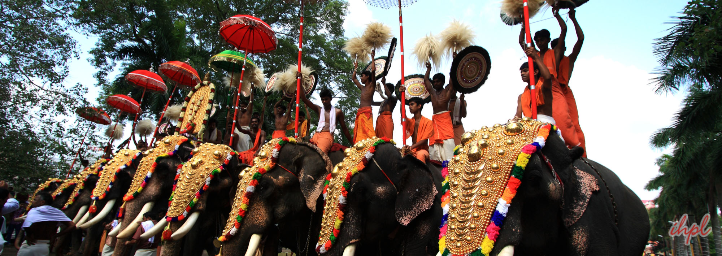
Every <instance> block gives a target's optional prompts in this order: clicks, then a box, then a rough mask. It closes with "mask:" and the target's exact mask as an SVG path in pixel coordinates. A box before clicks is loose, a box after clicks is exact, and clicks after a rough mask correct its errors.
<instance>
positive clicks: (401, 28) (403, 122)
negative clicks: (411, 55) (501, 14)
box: [371, 0, 526, 146]
mask: <svg viewBox="0 0 722 256" xmlns="http://www.w3.org/2000/svg"><path fill="white" fill-rule="evenodd" d="M525 1H526V0H525ZM399 35H400V38H401V42H400V46H401V85H405V84H404V82H405V80H406V79H405V78H404V20H403V15H402V14H401V0H399ZM371 61H373V59H372V60H371ZM384 86H385V85H384ZM401 129H402V130H401V140H402V141H403V145H404V146H406V140H405V139H404V134H406V92H405V91H402V92H401Z"/></svg>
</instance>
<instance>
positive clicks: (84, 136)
mask: <svg viewBox="0 0 722 256" xmlns="http://www.w3.org/2000/svg"><path fill="white" fill-rule="evenodd" d="M90 127H91V126H88V129H87V130H85V135H83V140H82V141H80V146H79V147H78V153H76V154H75V158H73V163H71V164H70V170H68V174H67V175H65V179H68V178H70V173H71V172H73V166H75V161H77V160H78V156H80V150H81V149H83V145H84V144H85V138H86V137H88V133H89V132H90Z"/></svg>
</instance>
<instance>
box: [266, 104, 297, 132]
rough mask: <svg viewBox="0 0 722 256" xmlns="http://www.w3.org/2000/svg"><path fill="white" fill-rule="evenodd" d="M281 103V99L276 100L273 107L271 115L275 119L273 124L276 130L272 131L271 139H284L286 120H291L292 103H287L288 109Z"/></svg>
mask: <svg viewBox="0 0 722 256" xmlns="http://www.w3.org/2000/svg"><path fill="white" fill-rule="evenodd" d="M282 101H283V98H281V99H280V100H278V102H276V105H274V107H273V115H274V116H275V117H276V120H274V123H273V125H274V126H275V128H276V129H274V130H273V134H272V135H271V138H273V139H275V138H283V137H286V125H287V124H288V120H289V119H291V117H290V116H291V105H292V104H293V101H288V107H286V106H284V105H283V104H281V102H282Z"/></svg>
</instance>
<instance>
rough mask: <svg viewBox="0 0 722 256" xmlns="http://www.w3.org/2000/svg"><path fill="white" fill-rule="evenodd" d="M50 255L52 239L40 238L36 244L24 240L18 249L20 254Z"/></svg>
mask: <svg viewBox="0 0 722 256" xmlns="http://www.w3.org/2000/svg"><path fill="white" fill-rule="evenodd" d="M48 255H50V241H49V240H38V241H36V242H35V244H34V245H29V244H28V242H27V241H25V242H23V245H21V246H20V250H19V251H18V256H48Z"/></svg>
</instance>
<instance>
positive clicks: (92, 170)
mask: <svg viewBox="0 0 722 256" xmlns="http://www.w3.org/2000/svg"><path fill="white" fill-rule="evenodd" d="M106 163H108V159H105V158H100V159H98V161H95V163H93V165H91V166H90V167H87V168H85V170H83V171H82V172H80V174H78V176H76V178H77V179H78V185H76V186H75V188H74V189H73V192H72V193H70V194H71V195H72V196H71V197H70V198H68V201H67V202H65V205H64V206H63V210H65V209H67V208H68V206H70V205H71V204H73V202H75V199H76V198H78V196H80V192H82V191H83V188H85V181H86V180H88V178H90V175H98V173H100V172H101V171H102V170H103V167H105V164H106Z"/></svg>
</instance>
